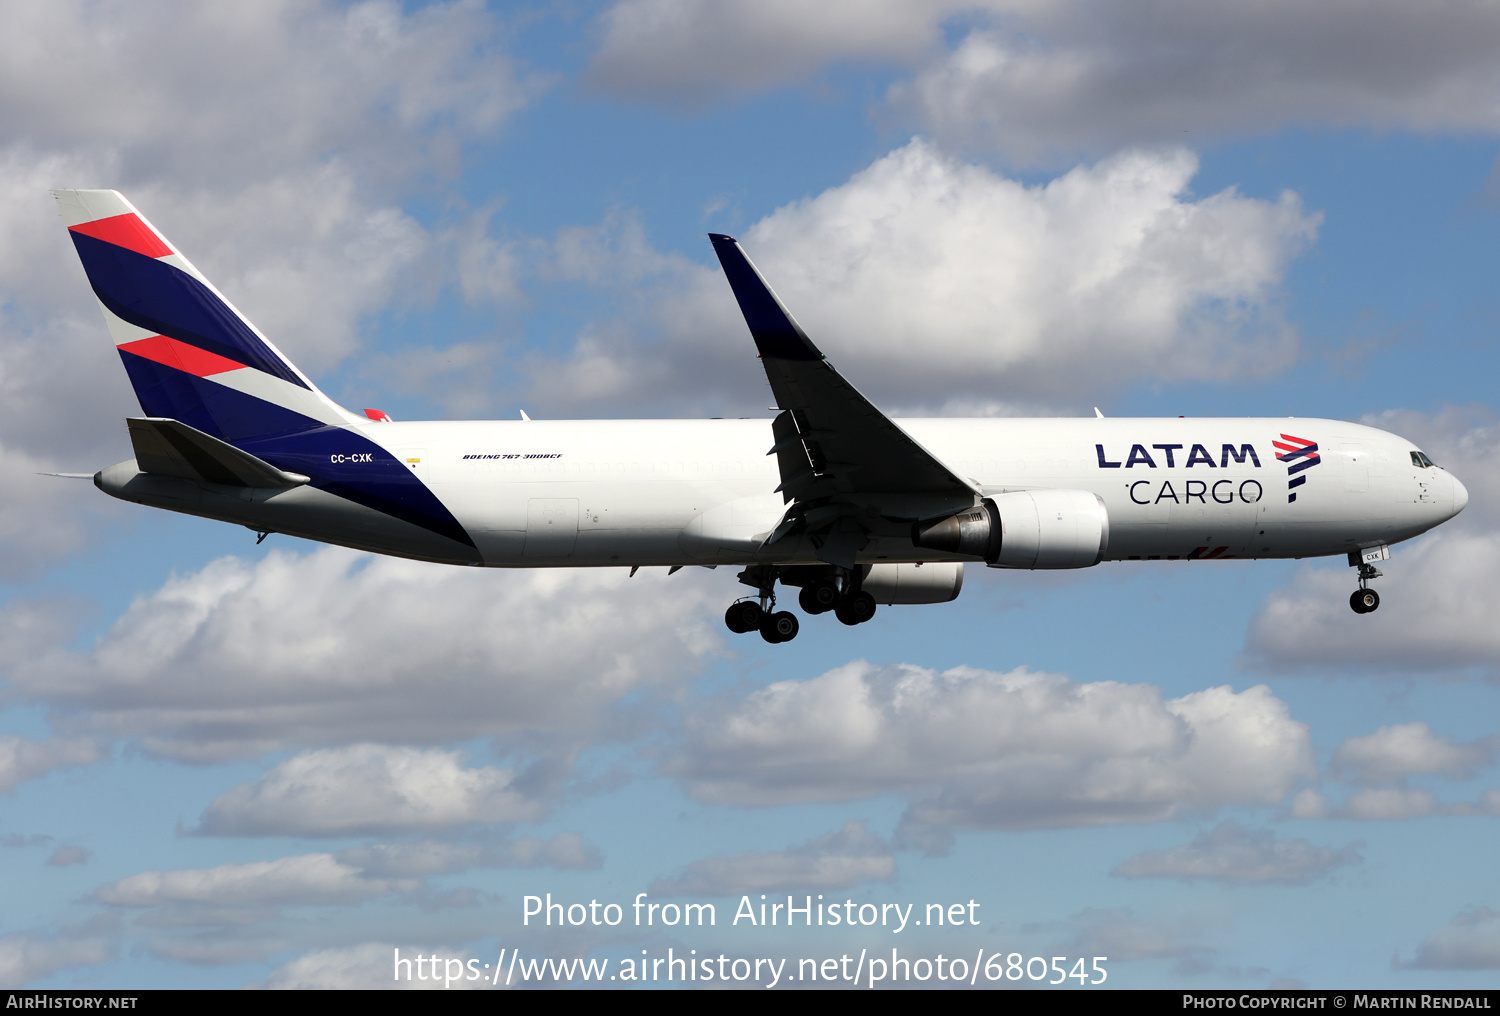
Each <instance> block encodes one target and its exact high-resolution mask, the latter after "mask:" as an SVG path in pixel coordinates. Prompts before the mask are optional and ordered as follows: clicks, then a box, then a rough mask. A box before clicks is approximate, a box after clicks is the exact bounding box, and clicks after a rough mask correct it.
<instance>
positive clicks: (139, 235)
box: [68, 212, 172, 258]
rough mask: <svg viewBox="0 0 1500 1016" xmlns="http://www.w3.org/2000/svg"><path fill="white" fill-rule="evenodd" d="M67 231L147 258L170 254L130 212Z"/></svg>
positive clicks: (157, 237)
mask: <svg viewBox="0 0 1500 1016" xmlns="http://www.w3.org/2000/svg"><path fill="white" fill-rule="evenodd" d="M68 230H69V231H70V232H73V233H82V234H83V235H84V236H92V237H93V238H94V239H95V240H103V241H104V242H105V243H112V244H114V245H115V246H116V247H124V248H125V249H126V250H133V251H135V252H136V253H137V254H144V255H146V256H147V257H148V258H159V257H161V256H162V255H163V254H170V253H172V248H171V247H168V246H167V245H166V244H164V243H162V241H161V237H159V236H157V235H156V234H155V233H153V232H151V227H149V226H147V225H146V224H145V223H144V222H142V221H141V218H140V216H138V215H134V214H132V213H130V212H126V213H125V214H124V215H111V216H110V217H109V218H107V219H95V220H94V221H93V222H80V223H79V224H78V225H76V226H69V227H68Z"/></svg>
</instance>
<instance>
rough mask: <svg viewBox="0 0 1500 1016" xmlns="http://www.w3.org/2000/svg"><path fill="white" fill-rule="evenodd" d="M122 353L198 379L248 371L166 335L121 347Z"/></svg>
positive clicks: (229, 360) (241, 366)
mask: <svg viewBox="0 0 1500 1016" xmlns="http://www.w3.org/2000/svg"><path fill="white" fill-rule="evenodd" d="M119 348H120V350H121V351H122V352H126V353H134V354H135V355H136V356H144V357H145V358H146V359H148V360H155V361H156V362H157V363H161V364H165V365H166V366H168V367H175V368H176V369H177V370H180V371H185V372H187V373H189V374H196V375H197V376H198V377H208V376H209V375H210V374H222V373H224V372H225V371H227V370H244V369H245V365H244V364H243V363H240V362H239V361H238V360H231V359H229V358H228V357H225V356H220V355H219V354H218V353H210V352H209V351H208V350H206V349H199V348H198V347H197V346H190V345H188V344H187V343H186V342H178V341H177V340H176V339H172V338H168V337H167V336H165V335H153V336H151V337H150V338H149V339H136V340H135V341H134V342H127V343H125V344H124V345H122V346H120V347H119Z"/></svg>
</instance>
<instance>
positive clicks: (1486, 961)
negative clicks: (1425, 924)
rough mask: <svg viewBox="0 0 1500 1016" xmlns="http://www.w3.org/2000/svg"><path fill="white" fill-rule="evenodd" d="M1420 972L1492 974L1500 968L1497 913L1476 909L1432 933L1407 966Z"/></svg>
mask: <svg viewBox="0 0 1500 1016" xmlns="http://www.w3.org/2000/svg"><path fill="white" fill-rule="evenodd" d="M1399 965H1400V966H1405V967H1415V968H1417V969H1421V970H1494V969H1496V968H1500V913H1496V912H1495V911H1493V910H1491V909H1490V908H1489V907H1477V908H1475V909H1474V910H1470V911H1468V912H1466V913H1462V914H1459V915H1458V916H1457V917H1455V918H1454V919H1453V920H1451V921H1449V922H1448V923H1447V924H1445V925H1443V926H1442V927H1441V928H1438V929H1436V930H1434V931H1433V932H1432V933H1431V934H1429V935H1428V936H1427V938H1426V939H1424V940H1423V942H1422V944H1421V945H1420V946H1418V947H1417V955H1416V957H1415V958H1414V959H1413V960H1412V961H1411V962H1410V963H1400V964H1399Z"/></svg>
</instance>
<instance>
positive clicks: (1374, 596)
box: [1349, 546, 1390, 614]
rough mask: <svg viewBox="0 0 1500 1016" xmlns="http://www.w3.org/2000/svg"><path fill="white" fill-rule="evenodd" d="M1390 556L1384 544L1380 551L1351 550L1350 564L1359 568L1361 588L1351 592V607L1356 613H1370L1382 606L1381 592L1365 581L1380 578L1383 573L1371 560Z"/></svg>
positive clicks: (1379, 559)
mask: <svg viewBox="0 0 1500 1016" xmlns="http://www.w3.org/2000/svg"><path fill="white" fill-rule="evenodd" d="M1388 557H1390V551H1389V550H1387V549H1386V548H1385V547H1384V546H1381V547H1380V548H1379V550H1378V552H1377V551H1367V552H1361V551H1358V550H1351V551H1350V552H1349V564H1351V565H1352V566H1354V567H1355V568H1358V569H1359V588H1358V589H1356V590H1355V591H1354V592H1352V593H1350V594H1349V608H1350V609H1351V610H1353V611H1354V612H1355V613H1356V614H1368V613H1370V612H1371V611H1373V610H1374V609H1375V608H1377V607H1379V606H1380V594H1379V593H1377V592H1376V591H1375V590H1373V589H1371V588H1369V587H1368V586H1366V585H1365V583H1367V582H1369V581H1370V580H1371V579H1378V578H1380V575H1381V571H1380V569H1379V568H1376V567H1375V566H1374V565H1373V564H1371V563H1370V561H1371V560H1378V561H1384V560H1386V558H1388ZM1367 558H1368V559H1369V560H1367Z"/></svg>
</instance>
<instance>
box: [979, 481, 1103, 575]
mask: <svg viewBox="0 0 1500 1016" xmlns="http://www.w3.org/2000/svg"><path fill="white" fill-rule="evenodd" d="M994 504H995V507H996V509H997V510H998V511H999V513H1000V519H1001V523H1002V527H1001V528H1002V529H1003V535H1002V537H1001V540H1000V553H999V554H997V555H996V556H995V557H994V558H991V559H988V561H987V563H988V564H989V565H990V567H991V568H1092V567H1093V566H1094V565H1096V564H1098V563H1099V562H1100V561H1102V560H1103V559H1104V554H1105V552H1106V551H1107V550H1108V549H1109V509H1108V508H1106V507H1105V505H1104V499H1103V498H1101V497H1100V496H1099V495H1097V494H1094V493H1092V492H1091V491H1087V490H1018V491H1013V492H1012V493H1009V494H997V495H996V496H995V498H994Z"/></svg>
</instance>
